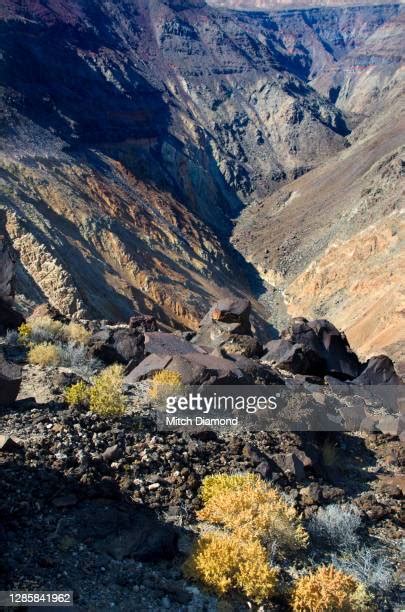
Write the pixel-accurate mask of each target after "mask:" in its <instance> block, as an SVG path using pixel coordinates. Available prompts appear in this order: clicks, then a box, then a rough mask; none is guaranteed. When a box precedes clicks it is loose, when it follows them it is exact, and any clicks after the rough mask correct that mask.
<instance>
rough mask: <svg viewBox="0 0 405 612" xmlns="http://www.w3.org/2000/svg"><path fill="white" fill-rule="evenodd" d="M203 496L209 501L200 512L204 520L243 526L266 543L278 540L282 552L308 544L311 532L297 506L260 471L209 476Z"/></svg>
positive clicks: (199, 515) (245, 531) (235, 526)
mask: <svg viewBox="0 0 405 612" xmlns="http://www.w3.org/2000/svg"><path fill="white" fill-rule="evenodd" d="M201 496H202V499H203V500H204V501H205V504H204V507H203V508H202V510H200V511H199V512H198V513H197V515H198V518H199V519H200V520H202V521H207V522H209V523H211V524H213V525H220V526H221V527H225V528H226V529H230V530H232V531H237V530H238V531H241V530H242V531H243V532H244V533H245V534H246V536H247V537H255V538H259V539H260V540H261V542H262V543H264V544H265V545H268V544H269V545H273V544H274V543H276V544H277V548H278V550H279V552H280V553H281V554H283V553H287V552H291V551H294V550H297V549H299V548H305V547H306V546H307V544H308V540H309V538H308V534H307V532H306V531H305V529H304V527H303V526H302V522H301V519H300V518H299V517H298V515H297V511H296V510H295V508H293V507H292V506H290V505H289V504H287V503H286V502H285V501H284V500H283V498H282V497H281V495H280V494H279V493H278V492H277V491H276V490H275V489H273V488H271V487H269V485H268V484H267V483H266V482H264V481H263V480H262V479H261V478H260V476H258V475H255V474H245V475H226V474H217V475H215V476H208V477H207V478H205V479H204V482H203V486H202V491H201Z"/></svg>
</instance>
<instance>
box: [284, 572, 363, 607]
mask: <svg viewBox="0 0 405 612" xmlns="http://www.w3.org/2000/svg"><path fill="white" fill-rule="evenodd" d="M370 606H371V598H370V596H369V595H368V594H367V592H366V589H365V587H364V585H362V584H361V583H359V582H357V581H356V580H355V579H354V578H353V577H352V576H349V575H348V574H345V573H344V572H342V571H340V570H338V569H336V568H335V567H334V566H333V565H328V566H321V567H318V568H317V569H316V570H315V571H314V572H312V573H310V574H308V575H307V576H303V577H302V578H299V579H298V580H297V581H296V583H295V585H294V588H293V591H292V598H291V607H292V609H293V611H294V612H361V611H362V610H364V611H365V610H371V607H370Z"/></svg>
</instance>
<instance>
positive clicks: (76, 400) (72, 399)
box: [65, 380, 90, 407]
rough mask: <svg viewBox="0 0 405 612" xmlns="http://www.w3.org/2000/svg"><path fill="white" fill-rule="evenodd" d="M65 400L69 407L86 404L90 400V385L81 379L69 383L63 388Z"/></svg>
mask: <svg viewBox="0 0 405 612" xmlns="http://www.w3.org/2000/svg"><path fill="white" fill-rule="evenodd" d="M65 401H66V402H67V403H68V404H69V406H71V407H77V406H88V404H89V401H90V387H89V385H88V384H87V383H85V382H84V381H83V380H81V381H79V382H78V383H75V384H74V385H71V386H70V387H68V388H67V389H66V390H65Z"/></svg>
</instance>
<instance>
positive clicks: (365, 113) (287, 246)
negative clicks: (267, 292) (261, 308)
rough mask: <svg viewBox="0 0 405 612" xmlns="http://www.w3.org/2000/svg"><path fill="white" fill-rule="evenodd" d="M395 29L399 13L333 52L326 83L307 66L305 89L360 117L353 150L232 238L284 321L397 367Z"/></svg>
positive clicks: (399, 201) (399, 60) (399, 223)
mask: <svg viewBox="0 0 405 612" xmlns="http://www.w3.org/2000/svg"><path fill="white" fill-rule="evenodd" d="M402 27H403V17H402V15H399V16H393V17H392V19H391V20H389V21H388V22H387V23H385V24H384V25H382V26H381V27H380V28H378V29H377V30H376V31H375V32H374V33H373V34H372V35H370V36H368V37H367V38H366V39H365V40H364V41H363V42H362V43H361V44H359V46H358V47H357V48H356V49H355V50H353V51H350V52H349V53H347V54H346V55H344V56H343V58H342V59H339V54H340V53H337V51H336V50H335V52H334V55H335V59H333V60H332V62H330V57H329V59H328V62H329V64H330V65H331V66H333V67H332V68H330V69H328V70H326V71H325V72H324V73H323V76H324V77H325V80H324V81H323V83H322V77H320V76H319V73H318V70H319V67H317V68H315V69H314V67H313V66H314V64H313V62H312V63H311V64H310V65H309V67H308V75H309V78H310V79H312V81H311V82H312V84H313V85H314V86H315V87H321V85H322V84H323V86H324V92H325V93H326V92H327V91H329V95H331V94H333V98H334V99H335V102H336V104H337V105H339V106H341V107H342V108H344V109H345V110H346V111H347V112H350V113H352V117H353V118H355V117H357V119H356V121H357V127H356V128H355V129H354V130H353V131H352V133H351V135H350V137H349V139H348V140H349V142H350V147H349V148H348V149H346V150H345V151H343V152H341V153H338V154H337V155H336V156H333V157H332V158H331V159H329V160H328V161H327V162H325V163H324V164H321V165H320V166H319V167H318V168H316V169H314V170H312V171H310V172H308V173H307V174H305V175H304V176H302V177H300V178H298V179H297V180H295V181H293V182H291V183H289V184H288V185H287V186H285V187H283V188H282V189H280V190H279V191H277V192H276V193H274V194H273V195H271V196H270V197H269V198H266V199H264V201H262V202H260V203H257V204H256V205H254V206H252V207H250V208H249V209H247V210H246V211H244V213H243V214H242V216H241V217H240V219H239V220H238V224H237V227H236V230H235V234H234V243H235V244H236V246H237V248H238V249H240V250H241V251H242V252H243V253H244V254H245V256H246V257H247V259H248V261H251V262H252V263H253V264H254V265H255V266H256V267H257V269H258V270H260V272H261V274H262V276H263V278H265V279H266V280H267V282H269V283H270V284H272V285H273V286H275V287H277V288H278V290H279V291H281V292H283V293H284V300H285V302H286V304H287V310H288V312H289V313H290V314H292V315H294V316H296V315H298V314H299V315H305V316H314V315H315V314H316V316H326V317H328V318H330V319H332V320H334V321H335V322H336V323H337V324H338V325H339V327H341V328H342V329H345V331H346V333H347V335H348V337H349V340H350V342H351V343H352V345H353V346H355V347H356V349H357V350H358V351H359V352H360V353H361V354H362V355H363V356H369V355H370V354H372V353H373V352H374V353H376V352H378V351H384V352H388V353H389V354H390V355H391V356H392V357H393V358H395V359H396V361H397V362H398V363H400V362H403V360H404V352H403V345H404V344H403V343H404V335H403V317H404V294H403V283H402V281H401V277H403V274H404V259H403V252H404V243H403V240H404V234H403V227H404V225H403V208H402V206H403V201H404V190H403V165H404V149H403V142H404V140H403V134H404V129H405V122H404V114H403V104H402V99H403V94H404V64H403V44H402V42H401V39H400V32H401V30H402ZM313 48H314V47H313ZM371 48H372V49H373V51H371ZM311 71H312V76H311ZM332 73H333V75H334V76H333V78H332V80H329V81H328V79H330V77H331V74H332ZM321 74H322V72H321ZM317 75H318V76H317ZM338 75H339V76H338ZM333 79H335V80H333ZM327 81H328V82H329V85H326V83H327ZM332 82H334V83H335V85H336V88H334V87H331V86H330V85H331V83H332ZM366 83H367V85H366ZM354 111H355V113H356V114H354ZM252 237H253V238H252Z"/></svg>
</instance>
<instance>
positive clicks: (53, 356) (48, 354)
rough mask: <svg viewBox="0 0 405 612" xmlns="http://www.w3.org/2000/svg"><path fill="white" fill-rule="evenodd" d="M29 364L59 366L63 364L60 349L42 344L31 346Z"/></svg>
mask: <svg viewBox="0 0 405 612" xmlns="http://www.w3.org/2000/svg"><path fill="white" fill-rule="evenodd" d="M28 362H29V363H31V364H33V365H41V366H57V365H60V362H61V354H60V349H59V347H57V346H55V345H54V344H49V343H47V342H42V343H41V344H35V345H33V346H31V348H30V350H29V352H28Z"/></svg>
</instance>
